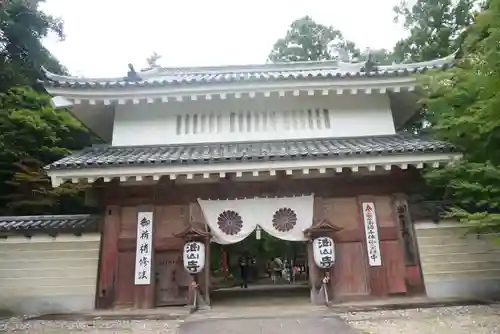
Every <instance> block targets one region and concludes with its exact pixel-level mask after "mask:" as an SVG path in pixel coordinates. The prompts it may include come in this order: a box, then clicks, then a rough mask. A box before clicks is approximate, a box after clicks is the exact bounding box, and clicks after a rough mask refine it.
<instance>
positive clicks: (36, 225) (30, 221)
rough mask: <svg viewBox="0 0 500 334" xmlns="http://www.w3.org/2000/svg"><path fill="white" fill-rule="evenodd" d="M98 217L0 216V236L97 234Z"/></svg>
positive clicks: (99, 219) (100, 219)
mask: <svg viewBox="0 0 500 334" xmlns="http://www.w3.org/2000/svg"><path fill="white" fill-rule="evenodd" d="M102 219H103V217H102V216H99V215H55V216H3V217H2V216H0V234H35V233H48V234H52V233H54V234H56V233H74V234H80V233H84V232H87V233H88V232H97V231H98V229H99V224H100V222H101V221H102Z"/></svg>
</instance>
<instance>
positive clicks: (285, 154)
mask: <svg viewBox="0 0 500 334" xmlns="http://www.w3.org/2000/svg"><path fill="white" fill-rule="evenodd" d="M453 151H455V149H454V147H453V146H452V145H449V144H447V143H445V142H441V141H435V140H432V139H425V138H424V137H419V136H414V135H392V136H377V137H356V138H327V139H305V140H287V141H267V142H265V141H262V142H244V143H234V142H233V143H209V144H184V145H169V146H148V147H144V146H134V147H110V146H96V147H91V148H88V149H84V150H82V151H80V152H77V153H74V154H72V155H70V156H68V157H66V158H63V159H61V160H59V161H56V162H54V163H52V164H51V165H49V166H47V167H46V168H47V169H80V168H91V167H126V166H137V165H139V166H144V165H189V164H207V163H221V162H222V163H224V162H225V163H230V162H240V161H246V162H253V161H256V162H257V161H280V160H300V159H321V158H336V157H346V156H359V155H371V156H376V155H395V154H405V153H433V152H453Z"/></svg>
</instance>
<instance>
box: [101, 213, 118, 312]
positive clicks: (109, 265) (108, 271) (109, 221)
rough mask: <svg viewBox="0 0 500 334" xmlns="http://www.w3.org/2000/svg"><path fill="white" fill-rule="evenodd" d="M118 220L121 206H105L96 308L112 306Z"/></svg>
mask: <svg viewBox="0 0 500 334" xmlns="http://www.w3.org/2000/svg"><path fill="white" fill-rule="evenodd" d="M120 221H121V208H120V207H119V206H117V205H110V206H108V207H106V214H105V217H104V224H103V226H102V234H101V249H100V255H99V272H98V277H99V279H98V283H97V294H96V308H98V309H106V308H111V307H113V303H114V299H115V273H116V264H117V260H118V234H119V231H120Z"/></svg>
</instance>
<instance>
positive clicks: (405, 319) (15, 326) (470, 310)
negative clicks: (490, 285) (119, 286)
mask: <svg viewBox="0 0 500 334" xmlns="http://www.w3.org/2000/svg"><path fill="white" fill-rule="evenodd" d="M264 308H265V307H264ZM253 309H254V310H255V311H254V314H249V316H248V317H246V316H245V313H246V312H243V309H242V310H241V311H240V312H236V315H237V316H236V317H235V316H231V314H230V313H232V312H230V313H228V312H222V311H215V310H213V311H211V312H210V313H209V314H207V316H206V319H205V320H206V321H208V322H210V323H211V324H210V326H207V327H206V328H208V327H224V324H223V323H224V322H226V323H233V324H237V326H236V327H235V328H236V330H235V331H232V332H231V333H246V332H245V330H246V329H252V328H253V329H255V328H257V325H259V326H260V327H261V328H260V329H261V332H266V333H267V331H266V330H267V329H272V332H273V334H280V333H282V331H281V330H280V329H283V330H285V331H283V333H287V334H288V333H290V329H287V328H288V327H290V326H287V324H288V323H290V324H292V323H293V326H294V328H295V327H297V328H298V327H299V326H298V324H299V323H301V324H304V325H305V324H307V323H308V322H309V323H310V322H311V321H316V322H322V323H323V324H324V325H326V324H330V323H333V322H332V320H334V318H336V319H338V317H339V316H340V317H341V318H342V319H344V320H345V322H346V323H348V324H349V325H350V326H351V327H353V328H354V329H356V330H357V331H358V332H359V333H363V334H368V333H370V334H396V333H398V334H400V333H406V334H417V333H418V334H433V333H435V334H444V333H450V334H466V333H467V334H469V333H472V334H498V333H500V305H499V306H457V307H439V308H427V309H410V310H391V311H373V312H350V313H343V314H333V313H328V312H324V311H323V312H321V314H318V313H320V312H319V310H318V309H317V308H316V309H314V308H310V307H307V308H303V309H300V308H295V307H291V306H290V307H289V308H286V307H283V306H281V307H280V310H279V311H278V310H275V311H276V317H275V318H274V317H269V312H271V310H267V309H266V310H262V308H261V307H255V308H253ZM292 309H293V312H292ZM264 311H265V312H264ZM226 313H227V314H226ZM266 313H267V316H265V314H266ZM233 315H234V314H233ZM193 316H194V317H195V318H196V321H198V322H200V321H201V322H203V321H204V319H203V318H204V316H203V315H202V314H198V315H193ZM189 318H190V317H188V318H187V319H185V320H161V321H154V320H132V321H123V320H115V321H104V320H94V321H87V322H82V321H80V322H79V321H42V320H37V321H22V320H20V319H16V318H11V319H5V320H4V321H0V332H4V333H5V332H7V333H33V334H34V333H50V334H62V333H65V334H67V333H75V334H81V333H166V334H190V333H191V332H193V333H198V332H196V331H193V327H192V324H190V321H189ZM238 319H239V320H238ZM278 320H279V321H278ZM339 320H340V319H339ZM252 322H255V325H256V326H255V327H254V325H252ZM214 324H217V326H214ZM267 326H270V327H269V328H265V327H267ZM233 327H234V326H233ZM271 327H272V328H271ZM334 327H335V326H334ZM308 328H310V329H313V328H312V327H308ZM339 328H340V327H339ZM239 329H241V330H239ZM331 329H333V328H331ZM204 332H205V331H204ZM309 332H310V333H311V334H313V333H314V332H313V331H309ZM349 332H350V331H345V330H342V329H338V330H335V331H333V333H335V334H343V333H349ZM318 333H323V332H322V331H319V332H318ZM206 334H212V333H206ZM217 334H218V333H217Z"/></svg>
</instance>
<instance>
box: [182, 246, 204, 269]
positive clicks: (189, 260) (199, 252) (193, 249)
mask: <svg viewBox="0 0 500 334" xmlns="http://www.w3.org/2000/svg"><path fill="white" fill-rule="evenodd" d="M183 261H184V268H186V270H187V271H188V273H190V274H198V273H200V272H201V271H202V270H203V268H204V267H205V245H204V244H203V243H202V242H199V241H188V242H186V244H185V245H184V256H183Z"/></svg>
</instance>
